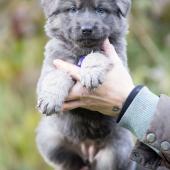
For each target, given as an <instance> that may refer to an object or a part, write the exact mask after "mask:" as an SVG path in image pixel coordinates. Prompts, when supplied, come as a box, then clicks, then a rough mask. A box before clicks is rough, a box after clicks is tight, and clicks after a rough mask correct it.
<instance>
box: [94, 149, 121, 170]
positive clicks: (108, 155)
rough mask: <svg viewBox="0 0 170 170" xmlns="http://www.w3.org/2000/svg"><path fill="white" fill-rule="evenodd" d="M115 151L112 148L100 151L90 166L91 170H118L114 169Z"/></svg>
mask: <svg viewBox="0 0 170 170" xmlns="http://www.w3.org/2000/svg"><path fill="white" fill-rule="evenodd" d="M114 153H115V151H114V148H113V147H112V146H106V147H105V148H103V149H101V150H100V151H99V152H98V153H97V155H96V157H95V160H94V162H93V164H92V168H91V169H92V170H118V169H117V167H116V164H115V162H116V157H115V155H114Z"/></svg>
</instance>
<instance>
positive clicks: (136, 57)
mask: <svg viewBox="0 0 170 170" xmlns="http://www.w3.org/2000/svg"><path fill="white" fill-rule="evenodd" d="M0 10H1V14H0V36H1V38H0V126H1V128H0V169H1V170H37V169H41V170H45V169H50V168H48V167H47V165H46V164H45V163H44V161H43V160H42V158H41V157H40V156H39V154H38V151H37V149H36V145H35V129H36V126H37V124H38V120H39V117H40V116H39V114H38V112H37V110H36V109H35V105H36V102H35V101H36V95H35V94H36V93H35V91H36V81H37V78H38V75H39V72H40V67H41V64H42V59H43V49H44V45H45V42H46V40H47V39H46V36H45V34H44V31H43V24H44V19H43V15H42V12H41V9H40V7H39V3H38V2H37V1H34V0H23V1H20V0H13V1H10V0H0ZM169 10H170V3H169V1H168V0H154V1H148V0H142V1H138V0H133V7H132V15H131V16H130V32H129V35H128V56H129V67H130V70H131V73H132V75H133V77H134V80H135V82H136V84H140V83H142V84H145V85H147V86H148V87H150V88H151V89H152V90H153V91H154V92H156V93H157V94H160V93H166V94H170V76H168V74H169V72H170V67H169V64H170V57H169V55H170V14H169Z"/></svg>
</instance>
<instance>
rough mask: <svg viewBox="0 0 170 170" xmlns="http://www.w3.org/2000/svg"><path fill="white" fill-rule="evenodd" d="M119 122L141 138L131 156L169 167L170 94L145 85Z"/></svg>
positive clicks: (143, 161) (150, 163) (154, 165)
mask: <svg viewBox="0 0 170 170" xmlns="http://www.w3.org/2000/svg"><path fill="white" fill-rule="evenodd" d="M119 124H120V125H121V126H123V127H125V128H127V129H129V130H130V131H131V132H132V133H133V134H134V135H135V136H136V137H137V138H138V142H137V143H136V146H135V148H134V150H133V152H132V154H131V158H132V160H134V161H136V162H138V163H139V164H141V165H143V166H145V167H147V168H151V169H155V168H156V167H158V166H166V167H168V168H170V97H168V96H165V95H161V96H160V98H159V97H158V96H156V95H154V94H153V93H152V92H150V91H149V89H147V88H146V87H144V88H143V89H142V90H141V91H140V93H139V94H138V95H137V96H136V97H135V98H134V100H133V102H132V103H131V105H130V106H129V107H128V109H127V111H126V112H125V114H124V116H123V117H122V118H121V120H120V122H119Z"/></svg>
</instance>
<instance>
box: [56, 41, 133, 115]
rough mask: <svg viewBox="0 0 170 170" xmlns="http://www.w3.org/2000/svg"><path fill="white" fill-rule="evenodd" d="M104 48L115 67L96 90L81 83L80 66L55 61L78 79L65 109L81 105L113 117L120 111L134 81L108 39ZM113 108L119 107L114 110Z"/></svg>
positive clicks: (64, 105) (57, 65)
mask: <svg viewBox="0 0 170 170" xmlns="http://www.w3.org/2000/svg"><path fill="white" fill-rule="evenodd" d="M102 49H103V51H104V53H105V55H106V57H109V58H110V59H111V61H112V63H113V67H112V69H111V70H110V71H109V72H108V74H107V75H106V78H105V81H104V83H103V84H102V85H101V86H99V87H98V88H97V89H94V90H88V89H86V88H84V87H83V86H82V85H81V77H80V68H79V67H77V66H75V65H73V64H70V63H67V62H64V61H62V60H58V59H57V60H55V61H54V65H55V66H56V68H60V69H63V70H65V71H66V72H68V73H69V74H70V75H71V77H72V78H73V79H74V80H75V81H76V84H75V85H74V86H73V88H72V89H71V91H70V93H69V96H68V97H67V99H66V101H65V103H64V104H63V111H67V110H72V109H75V108H78V107H81V108H86V109H89V110H93V111H98V112H100V113H103V114H105V115H108V116H113V117H115V116H117V115H118V114H119V113H120V110H121V108H122V106H123V103H124V102H125V100H126V98H127V97H128V95H129V93H130V92H131V91H132V90H133V88H134V83H133V81H132V78H131V76H130V74H129V72H128V70H127V69H126V68H125V67H124V65H123V63H122V61H121V60H120V58H119V57H118V55H117V53H116V51H115V49H114V47H113V45H112V44H110V42H109V40H108V39H107V40H105V42H104V43H103V46H102ZM113 108H118V109H117V110H116V111H113Z"/></svg>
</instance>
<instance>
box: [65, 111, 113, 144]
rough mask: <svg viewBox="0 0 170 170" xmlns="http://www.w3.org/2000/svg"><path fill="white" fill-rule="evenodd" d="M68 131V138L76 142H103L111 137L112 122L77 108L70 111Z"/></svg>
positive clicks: (98, 114) (96, 113) (95, 113)
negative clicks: (70, 117)
mask: <svg viewBox="0 0 170 170" xmlns="http://www.w3.org/2000/svg"><path fill="white" fill-rule="evenodd" d="M70 114H71V115H72V119H70V121H71V123H70V128H69V129H70V130H69V132H68V134H67V135H68V136H69V137H71V138H73V139H78V140H82V141H84V140H86V139H89V140H99V141H100V140H104V139H106V138H108V137H109V136H111V134H112V133H113V127H114V126H115V123H114V120H113V119H112V118H110V117H107V116H104V115H102V114H100V113H98V112H93V111H90V110H86V109H82V108H78V109H74V110H72V111H70Z"/></svg>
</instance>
